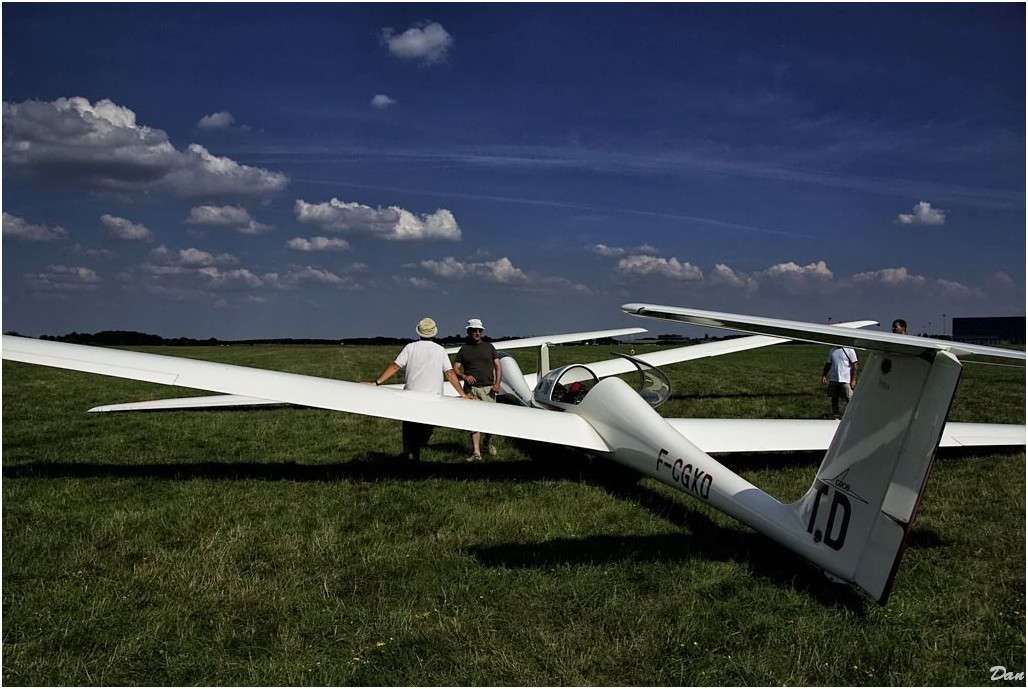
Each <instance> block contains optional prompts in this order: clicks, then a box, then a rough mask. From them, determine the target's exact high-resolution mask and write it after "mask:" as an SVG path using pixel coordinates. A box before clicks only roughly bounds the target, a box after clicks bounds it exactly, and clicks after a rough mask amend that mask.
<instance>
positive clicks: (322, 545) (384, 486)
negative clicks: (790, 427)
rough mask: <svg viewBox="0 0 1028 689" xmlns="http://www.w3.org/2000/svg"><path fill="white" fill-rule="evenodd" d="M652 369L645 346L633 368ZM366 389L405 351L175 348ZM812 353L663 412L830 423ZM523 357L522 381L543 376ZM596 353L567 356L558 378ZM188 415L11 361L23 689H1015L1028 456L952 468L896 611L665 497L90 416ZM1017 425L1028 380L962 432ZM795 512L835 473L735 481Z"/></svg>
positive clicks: (458, 442) (463, 442)
mask: <svg viewBox="0 0 1028 689" xmlns="http://www.w3.org/2000/svg"><path fill="white" fill-rule="evenodd" d="M638 349H639V348H638V347H637V350H638ZM149 351H160V352H161V353H167V354H176V355H182V356H189V357H196V358H203V359H212V360H220V361H225V362H230V363H237V364H243V365H249V366H257V367H266V368H276V369H281V370H289V371H295V372H300V373H310V374H315V375H324V376H328V377H336V378H341V379H347V380H369V379H371V377H372V376H374V375H376V374H377V373H379V372H380V371H381V370H382V368H384V366H385V365H386V364H387V363H388V362H389V361H391V360H392V357H393V356H394V355H395V353H396V352H395V351H394V350H393V349H392V348H376V347H350V346H347V347H299V346H291V347H273V346H267V347H261V346H254V347H211V348H183V349H172V348H163V349H158V350H149ZM824 353H825V348H823V347H815V346H807V345H794V346H780V347H776V348H771V349H766V350H760V351H756V352H749V353H742V354H735V355H730V356H726V357H722V358H718V359H713V360H704V361H698V362H692V363H689V364H683V365H679V366H675V367H671V368H669V369H667V370H668V372H669V373H670V374H671V375H672V379H673V381H674V383H675V386H676V393H675V396H674V397H673V399H672V400H671V401H670V402H669V403H668V404H667V405H665V406H664V407H662V408H661V412H662V413H663V414H665V415H666V416H708V417H722V416H724V417H730V416H742V417H767V418H823V417H825V416H827V412H828V400H827V398H826V397H825V396H824V393H823V391H822V390H821V389H820V388H819V387H818V385H817V381H818V379H819V376H820V370H821V362H822V360H823V357H824ZM525 356H526V370H530V366H528V365H527V360H529V359H530V358H531V356H530V355H525ZM606 357H607V349H606V348H601V347H584V346H582V347H559V348H555V349H554V352H553V355H552V359H553V364H554V365H557V364H560V363H564V362H570V361H575V360H579V361H581V360H586V361H588V360H595V359H599V358H606ZM184 394H195V393H194V392H193V391H186V390H181V389H174V388H167V387H161V386H155V385H149V384H145V383H138V382H134V381H126V380H118V379H112V378H101V377H97V376H90V375H85V374H78V373H73V372H67V371H59V370H54V369H45V368H40V367H34V366H28V365H21V364H15V363H11V362H4V364H3V682H4V684H6V685H385V686H396V685H532V686H536V685H607V686H623V685H724V684H730V685H782V684H786V685H921V686H935V685H977V686H981V685H997V684H998V685H1011V684H1013V685H1023V684H1024V680H1023V678H1022V679H1021V680H1020V681H992V680H991V676H992V674H991V670H990V668H992V667H994V666H1004V667H1005V668H1007V670H1008V671H1009V672H1014V673H1017V672H1021V673H1023V672H1024V670H1025V453H1024V451H1023V450H1020V451H1006V452H999V453H992V452H983V453H968V452H962V453H958V454H951V455H943V456H941V457H940V459H939V461H938V462H937V464H936V467H935V470H934V471H933V474H932V477H931V479H930V481H929V485H928V489H927V493H926V496H925V499H924V503H923V506H922V511H921V514H920V518H919V520H918V523H917V526H916V527H915V530H914V533H913V543H912V545H911V547H910V548H909V549H908V551H907V553H906V556H905V558H904V561H903V564H902V567H901V568H900V572H899V576H898V579H897V582H896V585H895V587H894V589H893V594H892V598H891V600H890V601H889V604H888V605H887V606H885V607H882V606H879V605H877V604H876V603H874V602H873V601H870V600H869V599H867V598H865V597H862V596H860V595H858V594H856V593H854V592H853V591H852V590H851V589H850V588H848V587H844V586H839V585H835V584H831V583H829V582H828V581H827V580H826V579H825V578H824V577H823V576H822V575H821V574H820V573H818V572H817V571H815V570H814V569H813V568H812V567H811V566H809V565H808V564H806V563H804V562H803V561H801V560H799V559H798V558H796V557H794V556H792V555H790V554H789V553H788V552H787V551H785V550H783V549H782V548H780V547H778V546H776V545H775V544H774V543H772V542H771V541H769V540H768V539H766V538H763V537H761V536H759V535H757V534H756V533H755V532H753V531H751V530H750V529H748V528H747V527H745V526H743V525H741V524H740V523H738V522H735V521H734V520H732V519H729V518H727V517H724V516H723V515H721V514H720V513H718V512H716V511H714V510H712V509H710V508H709V506H708V505H706V504H703V503H701V502H699V501H695V500H691V499H690V498H689V497H688V496H685V495H683V494H681V493H678V492H676V491H674V490H672V489H670V488H668V487H666V486H664V485H662V484H659V483H657V482H655V481H652V480H649V479H644V480H639V479H638V478H637V477H636V476H633V475H632V474H630V473H628V472H626V471H624V470H621V469H619V468H618V467H613V466H610V465H608V464H606V463H604V462H601V461H598V460H590V459H589V458H586V457H584V456H581V455H579V454H577V453H574V452H569V451H567V450H563V449H561V448H558V447H554V446H547V445H531V444H522V443H519V442H515V441H512V440H509V439H502V440H500V447H501V455H500V457H499V458H498V459H496V460H493V461H487V462H485V463H483V464H477V465H470V464H467V463H465V462H464V461H463V457H465V456H466V455H467V453H468V449H469V441H468V439H467V437H466V435H465V434H463V433H460V432H456V431H452V430H447V429H438V430H437V431H436V434H435V436H434V437H433V441H432V446H431V447H430V448H429V450H428V451H427V453H426V454H425V456H424V459H425V461H424V462H423V463H422V465H421V466H416V467H408V466H404V465H401V464H398V463H395V462H394V461H393V459H392V457H393V455H394V454H395V453H397V452H398V451H399V423H398V422H393V421H385V420H381V419H374V418H369V417H361V416H352V415H345V414H338V413H332V412H326V411H319V410H312V409H291V408H279V409H262V410H250V411H245V412H240V411H202V412H169V413H153V414H121V415H114V414H100V415H93V414H85V413H84V412H85V410H86V409H87V408H89V407H92V406H95V405H98V404H106V403H114V402H124V401H135V400H141V399H151V398H157V397H174V396H180V395H184ZM950 418H951V419H952V420H958V421H983V422H1004V423H1024V421H1025V377H1024V372H1023V370H1016V369H1002V368H998V367H989V366H968V367H967V368H966V369H965V374H964V377H963V379H962V381H961V385H960V389H959V391H958V395H957V400H956V402H955V404H954V407H953V410H952V413H951V417H950ZM724 461H725V463H726V464H727V465H729V466H730V467H731V468H732V469H734V470H736V471H738V472H740V473H741V474H742V475H743V476H744V477H745V478H746V479H747V480H749V481H751V482H753V483H755V484H756V485H758V486H760V487H761V488H763V489H765V490H767V491H768V492H770V493H771V494H772V495H775V496H776V497H778V498H780V499H783V500H788V501H792V500H794V499H796V498H798V497H799V496H800V495H802V494H803V492H804V491H805V490H806V489H807V488H808V486H809V485H810V482H811V480H812V478H813V475H814V472H815V470H816V468H817V466H818V464H819V461H820V456H816V455H811V454H780V455H773V456H765V457H756V456H730V457H725V458H724Z"/></svg>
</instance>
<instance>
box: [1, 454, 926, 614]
mask: <svg viewBox="0 0 1028 689" xmlns="http://www.w3.org/2000/svg"><path fill="white" fill-rule="evenodd" d="M519 445H521V447H522V449H524V450H525V452H526V454H528V455H529V456H530V457H531V458H532V460H533V461H525V460H518V461H509V460H487V461H485V462H481V463H468V462H463V461H460V462H449V463H445V462H432V461H429V462H420V463H413V462H406V461H403V460H402V459H400V458H398V457H397V456H396V455H391V454H382V453H368V454H366V455H363V456H360V457H358V458H355V459H353V460H351V461H346V462H335V463H325V464H300V463H297V462H275V463H259V462H196V463H182V462H178V463H172V464H160V465H152V464H151V465H147V464H95V463H87V462H74V461H68V462H32V463H24V464H17V465H13V466H5V467H3V478H5V479H21V478H48V479H62V478H77V479H81V478H115V479H137V478H145V479H157V480H176V481H181V480H266V481H299V482H305V481H306V482H319V481H320V482H329V481H339V480H357V481H367V482H374V481H398V480H399V481H404V480H406V481H420V480H434V479H444V480H454V481H498V482H511V481H554V480H571V481H581V482H583V483H586V484H588V485H592V486H594V487H597V488H599V489H601V490H603V491H605V492H607V493H608V494H609V495H611V496H612V497H614V498H616V499H620V500H628V501H631V502H633V503H634V504H637V505H638V506H640V507H641V508H643V509H645V510H647V511H649V512H651V513H652V514H654V515H655V516H657V517H659V518H661V519H665V520H667V521H668V522H670V523H672V524H674V525H676V526H677V527H679V528H681V529H682V530H683V533H678V534H664V535H654V536H631V535H629V536H614V535H611V536H590V537H586V538H570V539H554V540H549V541H542V542H536V543H523V542H517V543H505V544H499V545H495V544H494V545H490V546H482V547H472V548H469V549H468V552H469V554H470V555H472V556H473V557H475V558H476V559H477V560H479V561H480V562H481V563H482V564H483V565H485V566H487V567H510V568H548V567H553V566H560V565H572V566H589V565H604V564H609V563H615V562H639V563H645V562H663V563H672V564H674V563H682V562H687V561H689V560H691V559H693V558H697V559H701V560H714V561H730V562H736V563H739V564H742V565H745V566H746V567H747V568H748V569H749V570H751V571H752V573H753V574H754V575H755V576H758V577H762V578H764V579H766V580H768V581H770V582H772V583H774V585H776V586H780V587H783V588H794V589H796V590H799V591H802V592H804V593H806V594H807V595H809V596H810V597H812V598H814V599H815V600H817V601H819V602H820V603H822V604H824V605H826V606H840V607H843V608H846V609H847V610H849V611H851V612H854V613H855V614H859V615H863V614H864V613H865V611H866V606H867V604H868V602H869V601H868V599H867V598H865V597H864V596H863V595H861V594H858V593H857V592H856V591H855V590H854V589H853V588H852V587H849V586H845V585H839V584H834V583H832V582H830V581H829V580H828V579H827V578H826V577H825V576H824V575H823V574H822V573H821V572H820V571H818V570H816V569H815V568H813V567H812V566H810V565H809V563H807V562H806V561H805V560H803V559H802V558H800V557H798V556H796V555H794V554H793V553H792V552H791V551H789V550H787V549H786V548H784V547H783V546H780V545H779V544H777V543H775V542H774V541H772V540H770V539H768V538H766V537H765V536H762V535H760V534H758V533H756V532H753V531H751V530H749V529H748V528H746V527H742V526H732V527H724V526H720V525H718V524H717V523H715V522H714V521H713V520H711V519H710V518H709V517H707V516H706V515H704V514H702V513H701V512H700V511H697V510H695V509H692V508H691V507H690V506H689V505H687V504H683V501H679V500H676V499H673V498H670V497H668V496H665V495H662V494H660V493H658V492H656V491H654V490H652V489H650V488H648V487H647V486H646V485H643V484H641V483H640V479H641V478H643V477H642V475H641V474H639V473H637V472H635V471H633V470H631V469H628V468H626V467H623V466H621V465H619V464H616V463H613V462H610V461H606V460H601V459H595V458H593V457H590V456H589V455H586V454H584V453H581V452H577V451H573V450H568V449H566V448H563V447H560V446H555V445H547V444H544V443H519ZM466 449H467V448H466V447H464V446H463V445H461V444H458V443H445V442H444V443H438V444H434V445H432V450H433V451H436V452H447V453H451V452H452V453H457V454H458V456H459V453H461V452H464V451H466ZM821 454H822V453H819V452H818V453H783V454H782V456H781V460H782V461H779V459H775V460H770V461H769V460H768V459H767V457H766V456H757V455H732V456H723V457H719V458H718V459H719V461H721V462H722V463H723V464H724V465H725V466H727V467H728V468H730V469H732V470H735V471H739V470H740V469H743V468H746V467H751V468H753V467H754V464H756V463H757V462H759V464H756V466H757V467H760V466H767V467H775V466H778V467H783V466H799V465H804V466H808V465H809V466H811V468H812V469H813V470H816V467H817V466H818V464H819V461H820V457H821ZM812 478H813V476H812ZM908 545H909V546H910V547H912V548H936V547H943V546H945V545H946V542H945V541H944V540H943V539H942V538H940V537H939V535H938V534H937V533H935V532H933V531H930V530H929V531H924V530H920V529H917V528H916V527H915V529H914V531H913V532H912V533H911V534H910V541H909V543H908Z"/></svg>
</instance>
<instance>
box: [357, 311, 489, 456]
mask: <svg viewBox="0 0 1028 689" xmlns="http://www.w3.org/2000/svg"><path fill="white" fill-rule="evenodd" d="M414 331H415V332H416V333H417V334H418V338H419V339H417V340H415V341H414V342H411V343H409V344H407V346H405V347H404V348H403V349H402V350H400V353H399V355H398V356H397V357H396V360H395V361H393V362H392V363H391V364H389V365H388V366H386V367H385V370H384V371H382V373H380V374H379V375H378V377H377V378H375V382H374V383H366V385H382V383H384V382H385V381H387V380H389V379H390V378H391V377H392V376H393V374H395V373H396V372H397V371H399V370H400V369H401V368H406V369H407V372H406V376H405V379H404V383H403V389H404V390H417V391H418V392H430V393H434V394H436V395H442V394H443V380H444V379H445V380H448V381H450V385H452V386H453V389H454V390H456V391H457V395H458V396H460V397H464V398H469V399H470V396H469V395H467V394H466V393H465V392H464V390H463V389H462V388H461V385H460V382H459V381H458V380H457V374H456V373H455V372H454V370H453V366H451V365H450V358H449V357H448V356H446V350H445V349H443V348H442V347H441V346H440V345H439V344H438V343H436V342H434V341H433V340H434V338H435V336H436V335H437V334H438V333H439V328H438V327H436V324H435V321H434V320H432V319H431V318H422V319H421V320H420V321H418V325H417V327H416V328H415V329H414ZM434 430H435V427H434V426H430V425H428V424H424V423H415V422H413V421H404V422H403V430H402V436H403V458H404V459H406V460H407V461H409V462H418V461H421V449H422V448H423V447H425V446H426V445H428V440H429V438H431V437H432V431H434Z"/></svg>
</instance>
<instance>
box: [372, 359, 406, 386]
mask: <svg viewBox="0 0 1028 689" xmlns="http://www.w3.org/2000/svg"><path fill="white" fill-rule="evenodd" d="M399 370H400V365H399V364H398V363H396V362H395V361H393V362H391V363H390V364H389V365H388V366H386V367H385V370H384V371H382V372H381V373H379V374H378V376H377V377H376V378H375V380H374V382H371V383H365V385H381V384H382V383H384V382H386V381H387V380H389V379H390V378H392V377H393V376H394V375H395V374H396V372H397V371H399Z"/></svg>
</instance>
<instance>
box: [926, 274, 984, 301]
mask: <svg viewBox="0 0 1028 689" xmlns="http://www.w3.org/2000/svg"><path fill="white" fill-rule="evenodd" d="M934 292H935V293H936V294H943V295H945V296H947V297H982V296H984V293H983V292H982V290H981V289H979V288H977V287H968V286H967V285H965V284H963V283H960V282H955V281H953V280H944V279H942V278H938V279H937V280H936V281H935V289H934Z"/></svg>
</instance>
